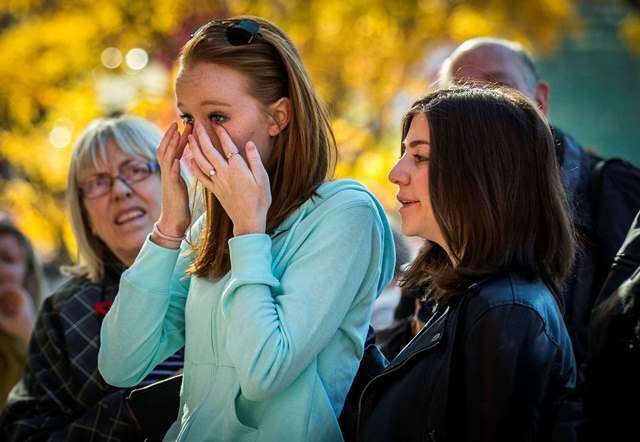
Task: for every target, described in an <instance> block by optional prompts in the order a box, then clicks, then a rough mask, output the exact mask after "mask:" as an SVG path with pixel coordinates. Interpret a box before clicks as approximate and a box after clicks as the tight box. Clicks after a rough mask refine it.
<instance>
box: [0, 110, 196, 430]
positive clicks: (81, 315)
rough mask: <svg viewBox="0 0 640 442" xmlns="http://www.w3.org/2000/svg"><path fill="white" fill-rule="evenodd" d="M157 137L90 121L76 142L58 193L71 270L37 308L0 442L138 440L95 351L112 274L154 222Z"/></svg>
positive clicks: (170, 364) (140, 126)
mask: <svg viewBox="0 0 640 442" xmlns="http://www.w3.org/2000/svg"><path fill="white" fill-rule="evenodd" d="M161 138H162V134H161V132H160V130H159V129H158V128H157V127H156V126H155V125H153V124H151V123H150V122H148V121H146V120H143V119H141V118H137V117H132V116H123V117H119V118H109V119H100V120H96V121H94V122H93V123H91V124H90V125H89V127H88V128H87V129H86V130H85V132H84V133H83V134H82V135H81V136H80V138H79V140H78V142H77V144H76V146H75V148H74V152H73V157H72V160H71V166H70V169H69V181H68V191H67V196H68V206H69V210H70V216H71V224H72V227H73V232H74V234H75V237H76V241H77V244H78V255H79V259H78V264H77V265H76V266H74V267H70V268H67V269H66V270H67V273H69V274H70V275H71V276H72V278H71V279H70V280H69V281H68V282H67V283H66V284H64V285H63V286H62V287H61V288H60V289H58V290H57V291H56V293H54V294H53V295H52V296H50V297H48V298H47V299H46V300H45V302H44V304H43V306H42V311H41V312H40V315H39V317H38V320H37V323H36V327H35V330H34V332H33V335H32V339H31V344H30V347H29V356H28V360H27V366H26V369H25V372H24V375H23V377H22V379H21V381H20V382H19V383H18V385H17V386H16V387H15V388H14V390H13V391H12V392H11V394H10V396H9V399H8V402H7V407H6V409H5V411H4V414H3V415H2V418H1V420H0V439H1V440H4V441H9V440H26V439H32V438H34V439H47V440H93V441H99V440H105V441H107V440H109V441H111V440H136V439H140V440H141V439H142V434H141V433H140V429H139V427H138V424H137V423H136V419H135V416H133V414H132V412H131V410H130V407H129V406H128V405H127V401H126V396H127V395H128V392H129V390H126V389H120V388H115V387H112V386H109V385H107V384H106V383H105V382H104V380H103V379H102V377H101V375H100V374H99V372H98V367H97V365H98V349H99V348H100V342H99V341H100V327H101V324H102V321H103V319H104V315H105V314H106V312H107V311H108V310H109V307H110V305H111V303H112V302H113V300H114V298H115V295H116V293H117V288H118V281H119V279H120V275H121V273H122V272H123V271H124V269H126V268H127V267H128V266H130V265H131V264H132V263H133V261H134V260H135V258H136V256H137V254H138V252H139V251H140V248H141V246H142V244H143V243H144V241H145V238H146V237H147V235H149V233H150V232H151V231H152V229H153V225H154V223H155V222H156V220H157V219H158V217H159V216H160V206H161V180H160V173H159V167H158V163H157V159H156V146H157V145H158V144H159V142H160V139H161ZM182 361H183V355H182V353H181V352H178V353H176V354H174V355H173V356H170V357H169V358H168V359H167V360H165V361H164V362H162V363H160V364H159V365H158V366H157V367H156V368H155V369H154V370H152V372H151V373H150V375H149V376H147V377H146V378H145V380H143V381H142V383H141V385H146V384H150V383H152V382H155V381H158V380H161V379H164V378H166V377H168V376H170V375H172V374H174V373H175V372H176V371H178V370H179V369H181V368H182Z"/></svg>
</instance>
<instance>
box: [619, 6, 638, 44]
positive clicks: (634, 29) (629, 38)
mask: <svg viewBox="0 0 640 442" xmlns="http://www.w3.org/2000/svg"><path fill="white" fill-rule="evenodd" d="M620 37H621V40H622V41H624V42H625V43H626V44H627V46H628V47H629V48H630V49H631V50H632V51H633V52H634V53H636V54H640V14H638V13H635V14H629V15H627V16H626V17H625V18H624V19H623V21H622V25H621V26H620Z"/></svg>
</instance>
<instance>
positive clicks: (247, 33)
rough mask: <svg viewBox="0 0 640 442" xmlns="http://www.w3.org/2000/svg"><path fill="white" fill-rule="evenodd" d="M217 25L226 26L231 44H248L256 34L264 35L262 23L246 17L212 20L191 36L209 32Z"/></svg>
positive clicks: (226, 34) (225, 32)
mask: <svg viewBox="0 0 640 442" xmlns="http://www.w3.org/2000/svg"><path fill="white" fill-rule="evenodd" d="M215 26H224V28H225V31H224V35H225V37H226V38H227V41H228V42H229V44H230V45H231V46H244V45H248V44H249V43H251V42H252V41H253V39H254V38H255V37H256V36H258V37H261V36H262V35H261V34H260V24H259V23H258V22H257V21H255V20H251V19H248V18H244V19H242V20H214V21H211V22H209V23H207V24H205V25H204V26H202V27H201V28H200V29H198V30H197V31H196V32H194V33H193V34H191V38H193V37H195V36H197V35H199V34H201V33H203V32H207V31H208V30H209V29H211V28H213V27H215Z"/></svg>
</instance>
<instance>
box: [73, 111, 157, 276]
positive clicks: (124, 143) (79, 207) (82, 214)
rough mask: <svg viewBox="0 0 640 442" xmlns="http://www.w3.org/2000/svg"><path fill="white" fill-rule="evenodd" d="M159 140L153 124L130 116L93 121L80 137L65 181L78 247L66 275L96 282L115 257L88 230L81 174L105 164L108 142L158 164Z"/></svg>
mask: <svg viewBox="0 0 640 442" xmlns="http://www.w3.org/2000/svg"><path fill="white" fill-rule="evenodd" d="M161 139H162V132H161V131H160V129H159V128H158V127H157V126H156V125H155V124H153V123H151V122H149V121H147V120H144V119H142V118H138V117H134V116H130V115H124V116H121V117H118V118H100V119H97V120H94V121H92V122H91V123H90V124H89V126H88V127H87V128H86V129H85V130H84V132H83V133H82V134H81V135H80V137H79V138H78V141H77V142H76V144H75V146H74V148H73V154H72V157H71V165H70V167H69V175H68V182H67V184H68V187H67V205H68V208H69V215H70V217H71V227H72V229H73V233H74V235H75V238H76V242H77V246H78V263H77V265H75V266H70V267H64V268H63V271H64V272H65V273H67V274H70V275H72V276H84V277H87V278H88V279H89V280H91V281H92V282H99V281H100V280H101V279H102V278H103V277H104V274H105V268H106V267H107V266H109V265H113V263H112V262H110V261H111V260H113V259H114V258H115V256H114V255H113V252H112V251H111V250H110V249H109V247H108V246H107V245H106V244H105V243H104V242H103V241H102V240H101V239H100V238H98V236H96V235H95V234H94V233H93V232H92V230H91V225H90V223H89V218H88V214H87V211H86V209H85V207H84V203H83V201H82V197H81V195H80V182H79V179H80V171H82V170H85V169H87V168H88V169H96V168H98V167H99V166H100V165H104V164H105V163H107V162H108V158H107V145H108V144H109V142H114V143H115V144H116V145H117V146H118V148H119V149H120V150H121V151H122V152H123V153H126V154H129V155H137V156H141V157H143V158H146V159H148V160H150V161H157V156H156V148H157V146H158V144H160V140H161Z"/></svg>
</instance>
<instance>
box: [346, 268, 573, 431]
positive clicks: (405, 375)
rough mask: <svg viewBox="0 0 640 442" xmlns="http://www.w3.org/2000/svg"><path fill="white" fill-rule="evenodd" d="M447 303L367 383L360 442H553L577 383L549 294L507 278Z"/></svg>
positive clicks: (361, 408) (359, 418) (537, 286)
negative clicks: (560, 412) (561, 410)
mask: <svg viewBox="0 0 640 442" xmlns="http://www.w3.org/2000/svg"><path fill="white" fill-rule="evenodd" d="M451 299H452V300H451V301H450V302H449V304H448V305H446V306H441V307H439V308H438V310H437V311H436V313H435V314H434V315H433V317H432V319H431V320H430V321H429V323H428V324H427V325H426V326H425V327H424V328H423V329H422V331H421V332H420V333H419V334H418V335H417V336H416V337H415V338H414V339H413V340H412V341H411V342H410V343H409V344H408V345H407V347H405V348H404V349H403V351H401V352H400V353H399V354H398V356H396V358H395V359H394V360H393V361H392V362H391V363H390V364H389V366H387V368H386V369H385V370H384V371H383V372H382V374H380V375H378V376H377V377H376V378H374V379H373V380H372V381H371V382H369V383H368V384H367V386H366V387H365V389H364V391H363V393H362V395H361V397H360V401H359V409H358V416H357V424H356V440H358V441H367V442H374V441H425V440H427V441H428V440H432V441H444V440H455V441H458V440H473V441H537V440H545V441H546V440H551V439H552V436H551V435H552V432H553V431H554V429H555V430H556V431H557V429H558V427H559V426H560V424H559V423H558V416H559V410H560V408H561V405H562V404H563V403H564V402H563V400H564V399H563V398H564V397H565V395H566V394H567V393H568V392H569V391H571V390H572V389H573V388H574V387H575V383H576V366H575V360H574V356H573V352H572V348H571V341H570V339H569V336H568V334H567V330H566V327H565V325H564V323H563V319H562V315H561V313H560V311H559V309H558V307H557V305H556V302H555V300H554V298H553V296H552V294H551V292H550V291H549V290H548V289H547V287H546V286H545V285H544V284H543V283H542V282H540V281H533V282H530V281H526V280H524V279H522V278H519V277H518V276H515V275H514V274H505V275H502V276H496V277H493V278H490V279H487V280H484V281H483V282H479V283H476V284H473V285H472V286H470V287H469V288H468V289H467V290H465V291H463V292H461V293H459V294H458V295H456V296H454V297H453V298H451Z"/></svg>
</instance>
